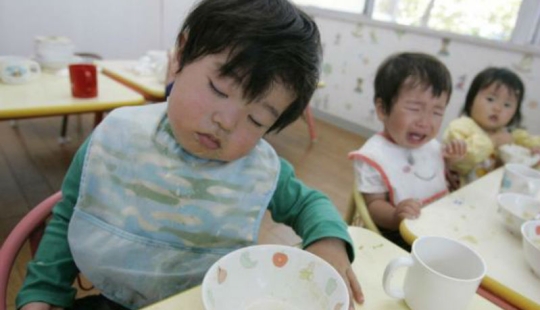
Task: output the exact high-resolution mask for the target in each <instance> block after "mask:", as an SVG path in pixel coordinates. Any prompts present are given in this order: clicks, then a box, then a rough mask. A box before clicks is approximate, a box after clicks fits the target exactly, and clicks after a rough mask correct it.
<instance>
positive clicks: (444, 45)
mask: <svg viewBox="0 0 540 310" xmlns="http://www.w3.org/2000/svg"><path fill="white" fill-rule="evenodd" d="M448 45H450V39H449V38H442V40H441V49H440V50H439V52H438V53H437V54H439V55H440V56H448V55H450V53H449V52H448Z"/></svg>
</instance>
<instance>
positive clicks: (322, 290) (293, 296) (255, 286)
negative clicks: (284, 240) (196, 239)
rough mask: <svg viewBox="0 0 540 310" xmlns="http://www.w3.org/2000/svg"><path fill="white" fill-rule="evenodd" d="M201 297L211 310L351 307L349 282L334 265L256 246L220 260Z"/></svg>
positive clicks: (300, 252) (297, 251) (290, 250)
mask: <svg viewBox="0 0 540 310" xmlns="http://www.w3.org/2000/svg"><path fill="white" fill-rule="evenodd" d="M202 298H203V303H204V306H205V308H206V309H207V310H240V309H242V310H280V309H287V310H302V309H306V310H308V309H309V310H319V309H320V310H322V309H325V310H327V309H342V310H346V309H348V308H349V293H348V290H347V287H346V286H345V282H344V281H343V279H342V278H341V276H340V275H339V274H338V272H337V271H336V270H335V269H334V268H333V267H332V266H330V264H328V263H327V262H326V261H324V260H323V259H321V258H320V257H318V256H315V255H313V254H311V253H309V252H307V251H304V250H301V249H298V248H294V247H289V246H282V245H256V246H251V247H246V248H242V249H239V250H236V251H234V252H231V253H229V254H227V255H226V256H224V257H222V258H221V259H219V260H218V261H217V262H216V263H215V264H214V265H212V267H210V269H209V270H208V271H207V273H206V275H205V276H204V279H203V283H202Z"/></svg>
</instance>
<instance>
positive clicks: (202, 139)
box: [197, 133, 221, 150]
mask: <svg viewBox="0 0 540 310" xmlns="http://www.w3.org/2000/svg"><path fill="white" fill-rule="evenodd" d="M197 139H198V140H199V143H200V144H201V145H202V146H204V147H206V148H208V149H210V150H216V149H219V148H220V147H221V142H220V141H219V139H217V138H216V137H214V136H213V135H208V134H203V133H197Z"/></svg>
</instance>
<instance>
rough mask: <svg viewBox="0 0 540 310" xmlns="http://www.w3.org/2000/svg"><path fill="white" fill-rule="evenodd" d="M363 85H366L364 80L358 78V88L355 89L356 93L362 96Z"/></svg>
mask: <svg viewBox="0 0 540 310" xmlns="http://www.w3.org/2000/svg"><path fill="white" fill-rule="evenodd" d="M363 83H364V79H362V78H357V79H356V88H355V89H354V91H355V92H357V93H360V94H361V93H362V92H363V90H362V84H363Z"/></svg>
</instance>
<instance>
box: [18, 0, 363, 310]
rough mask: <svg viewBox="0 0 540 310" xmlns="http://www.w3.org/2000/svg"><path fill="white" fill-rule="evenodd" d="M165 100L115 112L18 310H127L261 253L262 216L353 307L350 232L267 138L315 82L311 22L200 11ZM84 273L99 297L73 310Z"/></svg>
mask: <svg viewBox="0 0 540 310" xmlns="http://www.w3.org/2000/svg"><path fill="white" fill-rule="evenodd" d="M176 47H177V51H178V52H177V55H176V57H177V59H178V63H179V70H178V72H177V74H176V76H175V79H174V86H173V88H172V90H171V94H170V96H169V98H168V102H164V103H161V104H155V105H149V106H143V107H128V108H121V109H117V110H115V111H113V112H111V113H110V114H109V115H108V116H107V117H106V118H105V119H104V120H103V122H102V123H101V124H100V125H99V126H98V127H97V128H96V129H95V130H94V132H93V133H92V136H91V137H90V138H89V139H88V140H87V141H86V142H85V143H84V144H83V145H82V147H81V148H80V149H79V151H78V153H77V154H76V156H75V158H74V160H73V162H72V164H71V166H70V168H69V171H68V173H67V175H66V178H65V180H64V183H63V186H62V195H63V198H62V201H61V202H60V203H58V205H57V206H56V207H55V209H54V210H53V219H52V220H51V222H50V223H49V226H48V227H47V230H46V232H45V236H44V237H43V239H42V241H41V244H40V247H39V250H38V252H37V254H36V257H35V258H34V260H33V261H32V262H30V263H29V265H28V273H27V277H26V279H25V282H24V285H23V288H22V290H21V291H20V293H19V295H18V296H17V307H18V308H21V307H22V309H24V310H32V309H57V308H69V307H73V309H125V308H128V309H136V308H141V307H144V306H147V305H149V304H152V303H154V302H156V301H158V300H161V299H164V298H166V297H168V296H170V295H172V294H175V293H178V292H181V291H183V290H186V289H189V288H191V287H193V286H196V285H199V284H201V281H202V278H203V276H204V274H205V272H206V270H207V269H208V268H209V267H210V266H211V265H212V264H213V263H214V262H215V261H217V260H218V259H219V258H220V257H222V256H224V255H225V254H227V253H229V252H231V251H233V250H235V249H238V248H240V247H244V246H249V245H252V244H255V243H257V235H258V232H259V227H260V223H261V219H262V217H263V215H264V212H265V210H267V209H268V210H270V212H271V214H272V217H273V219H274V220H275V221H277V222H281V223H285V224H287V225H289V226H291V227H292V228H293V229H294V230H295V232H296V233H297V234H298V235H299V236H300V237H302V239H303V247H304V248H305V249H306V250H307V251H310V252H312V253H314V254H316V255H318V256H320V257H322V258H323V259H325V260H326V261H328V262H329V263H330V264H331V265H332V266H334V267H335V268H336V270H337V271H338V272H339V273H340V274H341V275H342V277H343V278H344V280H345V282H346V283H347V285H348V286H349V291H350V296H351V309H352V308H354V306H353V305H354V302H352V300H353V299H354V300H356V301H357V302H362V300H363V296H362V292H361V289H360V285H359V284H358V281H357V279H356V277H355V275H354V273H353V271H352V268H351V265H350V261H352V259H353V253H354V251H353V249H352V243H351V239H350V237H349V235H348V233H347V226H346V224H345V223H344V222H343V220H342V218H341V216H340V214H339V213H338V212H337V210H336V208H335V207H334V206H333V205H332V203H331V202H330V201H329V199H328V198H327V197H326V196H324V195H323V194H322V193H320V192H318V191H315V190H313V189H310V188H308V187H307V186H305V185H304V184H303V183H302V182H301V181H300V180H298V179H297V178H296V177H295V175H294V171H293V169H292V167H291V165H290V164H288V163H287V162H286V161H285V160H283V159H281V158H279V157H278V156H277V154H276V153H275V151H274V150H273V148H272V147H271V146H270V145H269V144H268V143H267V142H265V141H264V140H263V139H262V138H263V136H264V135H265V134H266V133H269V132H272V131H279V130H281V129H283V128H285V127H286V126H287V125H289V124H290V123H291V122H293V121H294V120H296V119H297V118H298V117H299V116H300V115H301V114H302V112H303V111H304V109H305V107H306V105H307V104H308V102H309V100H310V98H311V96H312V94H313V92H314V90H315V88H316V86H317V82H318V78H319V66H320V61H321V45H320V37H319V31H318V29H317V26H316V24H315V23H314V22H313V20H311V18H309V17H308V16H307V15H306V14H305V13H303V12H302V11H300V10H299V9H297V8H296V7H295V6H294V5H292V4H290V3H289V2H288V1H287V0H203V1H202V2H200V3H199V4H198V5H197V6H196V8H195V9H194V10H193V11H192V12H191V13H190V14H189V16H188V17H187V19H186V21H185V22H184V25H183V27H182V29H181V31H180V33H179V35H178V39H177V46H176ZM79 272H81V273H82V274H84V275H85V276H86V277H87V278H88V279H89V280H90V281H91V282H92V283H93V284H94V286H95V287H96V288H97V289H98V290H99V291H100V292H101V295H98V296H92V297H88V298H83V299H79V300H75V302H74V296H75V290H74V289H73V288H72V287H71V284H72V283H73V280H74V278H75V277H76V275H77V274H78V273H79Z"/></svg>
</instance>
